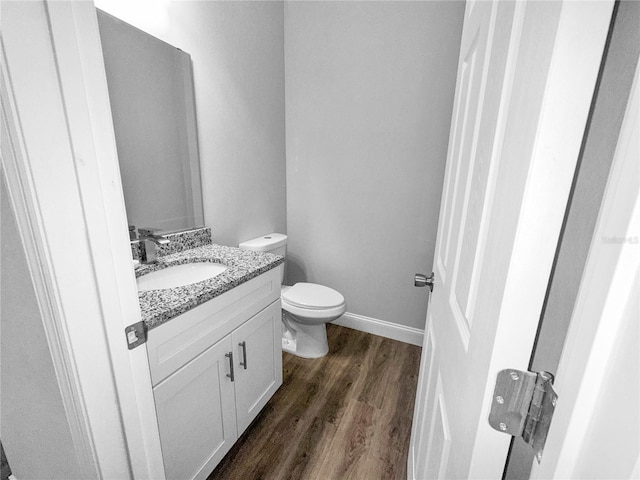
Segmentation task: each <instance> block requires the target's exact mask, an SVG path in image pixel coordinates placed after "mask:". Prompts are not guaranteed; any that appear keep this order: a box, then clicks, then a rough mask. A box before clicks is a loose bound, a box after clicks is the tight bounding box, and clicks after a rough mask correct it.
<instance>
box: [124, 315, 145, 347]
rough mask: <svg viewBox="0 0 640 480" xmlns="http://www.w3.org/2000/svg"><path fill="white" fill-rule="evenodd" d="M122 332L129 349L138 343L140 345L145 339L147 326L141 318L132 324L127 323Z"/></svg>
mask: <svg viewBox="0 0 640 480" xmlns="http://www.w3.org/2000/svg"><path fill="white" fill-rule="evenodd" d="M124 333H125V336H126V338H127V346H128V347H129V350H133V349H134V348H136V347H137V346H138V345H142V344H143V343H145V342H146V341H147V326H146V325H145V323H144V321H142V320H141V321H139V322H138V323H134V324H133V325H129V326H128V327H127V328H125V329H124Z"/></svg>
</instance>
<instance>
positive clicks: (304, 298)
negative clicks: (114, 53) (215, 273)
mask: <svg viewBox="0 0 640 480" xmlns="http://www.w3.org/2000/svg"><path fill="white" fill-rule="evenodd" d="M238 246H239V247H240V248H242V249H244V250H253V251H258V252H269V253H276V254H278V255H283V256H286V253H287V236H286V235H283V234H281V233H270V234H269V235H265V236H263V237H258V238H254V239H252V240H247V241H246V242H242V243H241V244H240V245H238ZM282 275H283V277H284V269H282ZM280 280H281V281H280V283H282V280H283V279H282V278H281V279H280ZM280 298H281V300H282V349H283V350H284V351H285V352H289V353H292V354H294V355H297V356H299V357H303V358H318V357H322V356H323V355H326V354H327V352H328V351H329V343H328V342H327V327H326V324H327V323H329V322H331V321H333V320H335V319H336V318H338V317H339V316H340V315H342V314H343V313H344V312H345V311H346V310H347V305H346V303H345V301H344V297H343V296H342V295H341V294H340V293H339V292H337V291H335V290H334V289H332V288H329V287H325V286H323V285H317V284H315V283H296V284H295V285H293V286H292V287H288V286H286V285H282V288H281V296H280Z"/></svg>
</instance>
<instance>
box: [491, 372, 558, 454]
mask: <svg viewBox="0 0 640 480" xmlns="http://www.w3.org/2000/svg"><path fill="white" fill-rule="evenodd" d="M552 383H553V376H552V375H551V374H549V373H547V372H540V373H533V372H523V371H521V370H515V369H507V370H502V371H500V372H499V373H498V377H497V379H496V387H495V389H494V392H493V398H492V401H491V412H490V413H489V425H491V427H492V428H494V429H495V430H497V431H499V432H503V433H506V434H509V435H514V436H518V437H522V438H523V440H524V441H525V442H526V443H528V444H529V445H531V447H532V448H533V450H534V453H535V455H536V458H537V459H538V461H540V458H541V456H542V450H543V448H544V443H545V441H546V438H547V432H548V431H549V425H550V423H551V418H552V417H553V412H554V410H555V406H556V402H557V399H558V396H557V395H556V393H555V391H554V390H553V387H552Z"/></svg>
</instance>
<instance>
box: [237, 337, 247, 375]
mask: <svg viewBox="0 0 640 480" xmlns="http://www.w3.org/2000/svg"><path fill="white" fill-rule="evenodd" d="M238 345H240V346H241V347H242V360H244V361H242V362H240V365H242V366H243V367H244V369H245V370H246V369H247V342H240V343H239V344H238Z"/></svg>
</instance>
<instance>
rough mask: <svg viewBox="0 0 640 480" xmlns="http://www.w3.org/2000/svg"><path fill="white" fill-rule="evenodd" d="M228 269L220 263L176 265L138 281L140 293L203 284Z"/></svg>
mask: <svg viewBox="0 0 640 480" xmlns="http://www.w3.org/2000/svg"><path fill="white" fill-rule="evenodd" d="M227 268H228V267H227V266H226V265H222V264H220V263H211V262H196V263H184V264H182V265H174V266H172V267H167V268H163V269H162V270H158V271H156V272H151V273H147V274H146V275H143V276H141V277H138V278H137V279H136V283H137V284H138V290H139V291H145V290H159V289H162V288H175V287H183V286H185V285H191V284H192V283H198V282H202V281H203V280H207V279H209V278H213V277H215V276H216V275H220V274H221V273H222V272H224V271H225V270H226V269H227Z"/></svg>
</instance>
